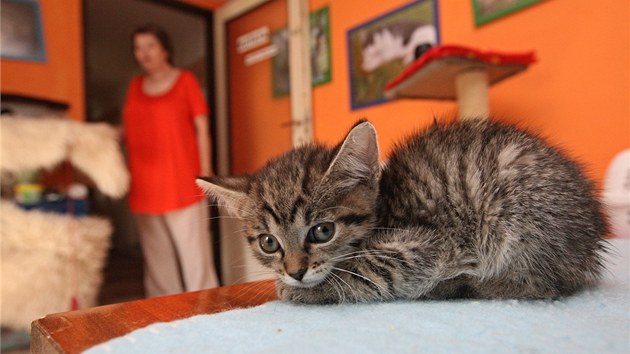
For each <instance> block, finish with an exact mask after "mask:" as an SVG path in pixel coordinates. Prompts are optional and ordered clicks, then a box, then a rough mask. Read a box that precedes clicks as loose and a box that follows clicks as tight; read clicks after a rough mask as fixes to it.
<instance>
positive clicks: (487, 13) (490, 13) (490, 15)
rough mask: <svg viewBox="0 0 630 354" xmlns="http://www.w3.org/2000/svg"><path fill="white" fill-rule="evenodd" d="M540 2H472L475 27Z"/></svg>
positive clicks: (506, 0)
mask: <svg viewBox="0 0 630 354" xmlns="http://www.w3.org/2000/svg"><path fill="white" fill-rule="evenodd" d="M541 1H542V0H472V3H473V10H474V13H475V25H476V26H477V27H479V26H481V25H484V24H486V23H488V22H490V21H493V20H496V19H497V18H499V17H503V16H505V15H508V14H511V13H513V12H515V11H518V10H520V9H522V8H524V7H527V6H530V5H533V4H536V3H539V2H541Z"/></svg>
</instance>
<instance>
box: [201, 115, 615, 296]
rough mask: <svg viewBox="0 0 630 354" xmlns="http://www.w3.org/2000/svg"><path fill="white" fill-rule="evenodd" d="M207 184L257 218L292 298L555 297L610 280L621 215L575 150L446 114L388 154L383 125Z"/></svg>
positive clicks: (263, 252) (282, 289)
mask: <svg viewBox="0 0 630 354" xmlns="http://www.w3.org/2000/svg"><path fill="white" fill-rule="evenodd" d="M197 183H198V185H199V186H200V187H201V188H202V189H203V190H204V191H205V192H206V193H208V194H209V195H211V196H213V197H214V198H216V200H217V201H218V203H219V204H222V205H224V206H225V207H226V208H227V210H228V211H229V212H230V213H231V214H232V215H233V216H235V217H238V218H240V219H241V220H242V221H243V223H244V226H245V229H244V234H245V237H246V238H247V241H248V243H249V245H250V246H251V250H252V252H253V253H254V255H255V256H256V258H257V259H258V260H259V261H260V262H261V264H263V265H264V266H266V267H268V268H269V269H271V270H273V271H274V272H275V274H276V278H277V282H276V287H277V290H278V294H279V297H280V298H281V299H283V300H288V301H294V302H303V303H317V304H323V303H343V302H368V301H387V300H396V299H405V300H416V299H445V298H453V297H471V298H555V297H559V296H565V295H570V294H573V293H575V292H576V291H579V290H581V289H585V288H587V287H590V286H593V285H595V284H596V283H597V281H598V279H599V278H600V275H601V273H602V271H603V269H604V264H603V261H602V256H603V253H605V251H606V245H607V243H606V241H605V239H604V236H605V235H606V233H607V230H608V226H607V220H606V217H605V216H604V214H603V212H602V205H601V204H600V202H599V201H598V198H597V195H596V192H595V189H594V187H593V184H592V183H591V182H590V181H589V180H588V179H587V178H586V177H585V176H584V174H583V173H582V171H581V168H580V166H579V165H578V164H577V163H576V162H574V161H573V160H571V159H570V158H569V157H568V156H567V155H566V154H565V153H564V152H562V151H560V150H559V149H557V148H554V147H552V146H550V145H549V144H547V143H546V142H545V141H544V140H542V139H541V138H539V137H537V136H536V135H534V134H531V133H529V132H526V131H524V130H522V129H520V128H517V127H514V126H511V125H507V124H503V123H499V122H494V121H489V120H465V121H458V122H454V123H438V122H435V123H434V124H433V125H432V126H430V127H428V128H426V129H424V130H423V131H421V132H420V133H418V134H414V135H412V136H410V137H408V138H407V139H406V140H404V141H402V142H401V143H399V144H398V145H397V147H396V148H395V149H394V150H393V151H392V153H391V154H390V155H389V156H388V157H387V163H386V164H383V163H381V161H380V159H379V146H378V140H377V135H376V130H375V128H374V126H373V125H372V124H371V123H369V122H365V121H363V122H359V123H358V124H356V125H355V126H354V128H353V129H352V130H350V132H349V133H348V135H347V136H346V137H345V139H344V140H343V141H342V142H340V143H339V144H338V145H337V146H335V147H332V148H328V147H324V146H320V145H308V146H302V147H299V148H296V149H294V150H292V151H289V152H287V153H286V154H284V155H283V156H280V157H278V158H276V159H274V160H272V161H269V162H268V164H267V165H266V166H265V167H263V168H262V169H261V170H260V171H258V172H257V173H255V174H252V175H247V176H239V177H222V176H211V177H208V178H204V179H199V180H198V182H197Z"/></svg>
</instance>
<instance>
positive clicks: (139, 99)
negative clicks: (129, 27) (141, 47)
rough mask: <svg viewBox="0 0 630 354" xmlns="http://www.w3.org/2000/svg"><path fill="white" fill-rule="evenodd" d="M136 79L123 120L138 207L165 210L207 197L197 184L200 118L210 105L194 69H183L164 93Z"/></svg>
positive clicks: (133, 204)
mask: <svg viewBox="0 0 630 354" xmlns="http://www.w3.org/2000/svg"><path fill="white" fill-rule="evenodd" d="M142 80H143V78H142V76H136V77H134V78H133V80H132V81H131V83H130V85H129V89H128V91H127V99H126V102H125V106H124V109H123V125H124V132H125V133H124V134H125V142H126V145H127V154H128V160H129V169H130V172H131V187H130V191H129V207H130V208H131V210H132V211H133V212H136V213H146V214H161V213H165V212H169V211H173V210H176V209H180V208H183V207H187V206H189V205H192V204H194V203H197V202H199V201H200V200H202V199H203V198H204V196H203V194H202V193H201V191H200V190H199V189H198V188H197V186H196V184H195V177H197V176H198V175H199V173H200V169H201V168H200V163H199V150H198V145H197V135H196V128H195V123H194V118H195V117H197V116H199V115H202V114H208V105H207V104H206V101H205V99H204V97H203V94H202V92H201V89H200V87H199V84H198V83H197V80H196V79H195V77H194V76H193V74H192V73H190V72H188V71H183V70H182V71H181V73H180V75H179V77H178V78H177V81H176V82H175V84H174V85H173V87H172V88H171V89H170V90H169V91H167V92H165V93H163V94H160V95H156V96H151V95H147V94H145V93H144V92H143V91H142Z"/></svg>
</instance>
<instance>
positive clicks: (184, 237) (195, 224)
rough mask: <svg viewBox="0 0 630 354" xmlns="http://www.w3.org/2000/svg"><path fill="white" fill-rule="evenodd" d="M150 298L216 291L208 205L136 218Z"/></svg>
mask: <svg viewBox="0 0 630 354" xmlns="http://www.w3.org/2000/svg"><path fill="white" fill-rule="evenodd" d="M134 216H135V219H136V224H137V227H138V233H139V240H140V246H141V247H142V253H143V255H144V288H145V292H146V296H147V297H155V296H163V295H171V294H178V293H182V292H185V291H196V290H201V289H207V288H214V287H217V286H218V285H219V284H218V280H217V275H216V271H215V269H214V261H213V257H212V250H211V245H210V230H209V223H210V219H209V212H208V206H207V205H206V201H205V200H204V201H201V202H199V203H197V204H194V205H192V206H189V207H186V208H184V209H179V210H176V211H173V212H169V213H166V214H135V215H134Z"/></svg>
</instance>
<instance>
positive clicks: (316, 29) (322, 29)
mask: <svg viewBox="0 0 630 354" xmlns="http://www.w3.org/2000/svg"><path fill="white" fill-rule="evenodd" d="M310 27H311V40H310V44H311V81H312V83H313V86H318V85H321V84H325V83H327V82H330V80H331V63H330V11H329V9H328V6H326V7H323V8H321V9H319V10H317V11H315V12H312V13H311V14H310Z"/></svg>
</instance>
